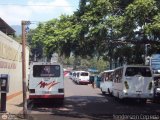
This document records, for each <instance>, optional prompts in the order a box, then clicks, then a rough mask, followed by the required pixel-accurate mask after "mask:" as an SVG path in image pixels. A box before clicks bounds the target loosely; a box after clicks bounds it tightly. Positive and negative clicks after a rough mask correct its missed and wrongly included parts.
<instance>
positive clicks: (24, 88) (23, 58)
mask: <svg viewBox="0 0 160 120" xmlns="http://www.w3.org/2000/svg"><path fill="white" fill-rule="evenodd" d="M28 23H29V21H22V23H21V24H22V86H23V116H24V118H27V116H28V115H27V94H26V91H27V87H26V28H25V27H26V25H27V24H28Z"/></svg>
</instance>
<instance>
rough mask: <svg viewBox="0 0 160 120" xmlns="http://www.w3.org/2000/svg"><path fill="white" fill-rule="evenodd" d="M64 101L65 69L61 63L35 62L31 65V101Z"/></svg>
mask: <svg viewBox="0 0 160 120" xmlns="http://www.w3.org/2000/svg"><path fill="white" fill-rule="evenodd" d="M40 98H42V99H50V98H53V99H54V98H59V99H61V100H63V99H64V76H63V67H62V65H61V64H59V63H50V62H33V63H31V65H30V78H29V99H30V100H37V99H40Z"/></svg>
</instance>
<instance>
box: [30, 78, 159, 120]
mask: <svg viewBox="0 0 160 120" xmlns="http://www.w3.org/2000/svg"><path fill="white" fill-rule="evenodd" d="M159 108H160V104H159V103H153V102H152V101H151V100H148V101H147V103H146V104H141V103H138V102H135V101H132V100H125V101H120V100H117V99H115V98H114V97H112V96H109V95H102V94H101V91H100V89H98V88H92V87H91V85H90V84H89V85H77V84H75V83H74V82H72V80H70V79H67V78H66V79H65V100H64V104H63V105H62V104H59V103H57V101H54V102H52V103H51V102H47V103H46V102H45V103H43V102H42V103H40V104H37V105H36V106H34V105H33V104H30V105H29V109H28V113H29V114H30V115H29V119H30V120H44V119H45V120H50V119H54V120H63V119H64V120H107V119H108V120H111V119H115V120H116V119H134V118H135V117H139V118H141V119H142V118H146V117H152V118H153V119H155V120H156V119H159V118H160V117H159V116H158V114H160V109H159ZM128 117H129V118H128ZM136 119H137V118H136Z"/></svg>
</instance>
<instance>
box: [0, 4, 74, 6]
mask: <svg viewBox="0 0 160 120" xmlns="http://www.w3.org/2000/svg"><path fill="white" fill-rule="evenodd" d="M0 6H34V7H40V6H42V7H76V6H63V5H62V6H61V5H32V4H28V5H26V4H0Z"/></svg>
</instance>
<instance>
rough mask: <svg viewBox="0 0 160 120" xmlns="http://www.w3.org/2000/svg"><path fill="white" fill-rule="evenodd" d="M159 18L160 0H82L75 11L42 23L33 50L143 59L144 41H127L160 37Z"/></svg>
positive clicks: (48, 53)
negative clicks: (138, 42) (134, 42)
mask: <svg viewBox="0 0 160 120" xmlns="http://www.w3.org/2000/svg"><path fill="white" fill-rule="evenodd" d="M159 20H160V1H159V0H81V1H80V3H79V9H78V10H77V11H75V12H74V14H73V15H70V16H69V15H61V16H60V18H59V19H52V20H50V21H48V22H46V23H40V24H39V26H38V27H37V28H36V29H35V30H33V32H32V33H31V34H32V35H31V37H30V38H29V39H30V40H32V42H31V41H30V42H29V43H30V45H31V48H32V49H33V51H32V52H33V54H34V52H36V51H39V52H38V53H41V54H42V56H47V57H50V56H51V54H52V53H53V52H58V53H59V54H60V55H61V56H63V55H64V56H66V57H69V56H70V54H71V53H72V54H73V55H74V56H75V57H79V56H80V57H81V59H82V58H87V57H88V56H90V57H91V58H94V57H95V56H96V57H98V58H102V57H103V58H105V60H106V61H110V62H111V61H112V59H113V60H115V61H117V60H121V62H124V58H125V59H126V61H127V62H128V63H142V62H143V58H142V55H144V45H138V44H135V45H131V44H127V45H126V44H123V42H126V41H127V42H130V41H132V42H133V41H142V42H145V41H149V40H150V41H151V40H152V41H155V40H156V41H157V40H160V32H159V31H160V21H159ZM117 41H119V43H116V42H117ZM153 48H154V50H151V52H157V51H159V47H158V46H157V45H155V46H153ZM137 50H140V52H139V51H138V52H137ZM90 62H91V61H90ZM85 64H86V65H87V66H89V64H90V63H88V62H87V61H84V63H83V65H85ZM93 64H95V63H93ZM98 66H100V64H99V65H98ZM102 68H103V67H102ZM99 69H100V68H99Z"/></svg>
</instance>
